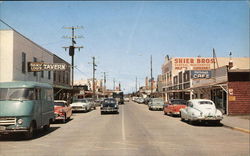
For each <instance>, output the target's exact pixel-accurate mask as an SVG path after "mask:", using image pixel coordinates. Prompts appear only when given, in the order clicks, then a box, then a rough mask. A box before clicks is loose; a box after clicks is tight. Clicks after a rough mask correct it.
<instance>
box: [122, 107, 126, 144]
mask: <svg viewBox="0 0 250 156" xmlns="http://www.w3.org/2000/svg"><path fill="white" fill-rule="evenodd" d="M122 140H124V141H125V140H126V135H125V125H124V105H123V107H122Z"/></svg>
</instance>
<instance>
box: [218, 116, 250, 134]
mask: <svg viewBox="0 0 250 156" xmlns="http://www.w3.org/2000/svg"><path fill="white" fill-rule="evenodd" d="M221 123H222V124H223V125H225V126H226V127H229V128H232V129H235V130H239V131H243V132H248V133H249V132H250V126H249V125H250V115H248V116H226V115H224V116H223V119H222V121H221Z"/></svg>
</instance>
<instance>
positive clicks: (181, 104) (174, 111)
mask: <svg viewBox="0 0 250 156" xmlns="http://www.w3.org/2000/svg"><path fill="white" fill-rule="evenodd" d="M186 107H187V101H186V100H183V99H171V100H169V101H168V102H167V103H166V104H165V105H164V107H163V111H164V114H165V115H171V116H174V115H176V116H180V109H181V108H186Z"/></svg>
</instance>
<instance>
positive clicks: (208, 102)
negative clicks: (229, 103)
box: [199, 101, 213, 105]
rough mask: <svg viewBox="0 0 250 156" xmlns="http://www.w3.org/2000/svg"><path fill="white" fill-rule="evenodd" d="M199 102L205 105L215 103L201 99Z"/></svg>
mask: <svg viewBox="0 0 250 156" xmlns="http://www.w3.org/2000/svg"><path fill="white" fill-rule="evenodd" d="M199 104H201V105H204V104H207V105H213V103H212V102H210V101H199Z"/></svg>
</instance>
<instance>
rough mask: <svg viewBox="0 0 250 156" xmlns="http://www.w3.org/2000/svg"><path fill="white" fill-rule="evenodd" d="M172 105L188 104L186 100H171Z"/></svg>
mask: <svg viewBox="0 0 250 156" xmlns="http://www.w3.org/2000/svg"><path fill="white" fill-rule="evenodd" d="M171 104H174V105H186V104H187V102H186V101H185V100H171Z"/></svg>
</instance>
